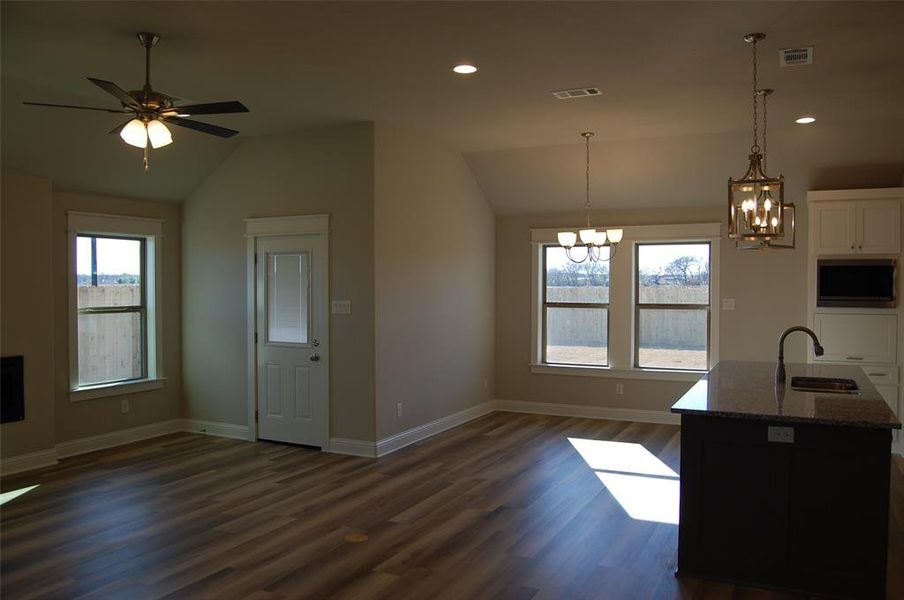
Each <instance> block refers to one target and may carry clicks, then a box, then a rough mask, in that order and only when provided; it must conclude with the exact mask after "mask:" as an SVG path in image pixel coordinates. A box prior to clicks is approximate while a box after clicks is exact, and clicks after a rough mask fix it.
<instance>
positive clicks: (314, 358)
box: [311, 354, 320, 362]
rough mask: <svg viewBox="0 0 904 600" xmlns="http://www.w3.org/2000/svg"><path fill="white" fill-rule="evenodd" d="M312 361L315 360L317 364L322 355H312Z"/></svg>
mask: <svg viewBox="0 0 904 600" xmlns="http://www.w3.org/2000/svg"><path fill="white" fill-rule="evenodd" d="M311 360H313V361H314V362H317V361H318V360H320V355H319V354H312V355H311Z"/></svg>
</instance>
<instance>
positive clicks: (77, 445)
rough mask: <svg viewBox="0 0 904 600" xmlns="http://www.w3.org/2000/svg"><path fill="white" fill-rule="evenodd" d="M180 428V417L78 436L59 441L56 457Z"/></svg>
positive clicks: (112, 445) (146, 437)
mask: <svg viewBox="0 0 904 600" xmlns="http://www.w3.org/2000/svg"><path fill="white" fill-rule="evenodd" d="M182 430H183V424H182V419H172V420H170V421H161V422H160V423H151V424H150V425H141V426H139V427H130V428H129V429H120V430H119V431H111V432H110V433H102V434H100V435H92V436H91V437H86V438H80V439H77V440H71V441H68V442H60V443H59V444H57V445H56V454H57V458H69V457H70V456H78V455H79V454H87V453H88V452H95V451H97V450H104V449H106V448H113V447H114V446H122V445H124V444H131V443H132V442H140V441H141V440H146V439H149V438H155V437H159V436H161V435H167V434H169V433H176V432H178V431H182Z"/></svg>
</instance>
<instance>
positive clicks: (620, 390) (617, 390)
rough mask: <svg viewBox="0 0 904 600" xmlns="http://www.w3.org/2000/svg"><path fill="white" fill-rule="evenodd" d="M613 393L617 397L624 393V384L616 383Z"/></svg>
mask: <svg viewBox="0 0 904 600" xmlns="http://www.w3.org/2000/svg"><path fill="white" fill-rule="evenodd" d="M615 393H616V394H617V395H619V396H621V395H622V394H624V393H625V384H624V383H616V384H615Z"/></svg>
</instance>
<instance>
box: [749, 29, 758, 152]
mask: <svg viewBox="0 0 904 600" xmlns="http://www.w3.org/2000/svg"><path fill="white" fill-rule="evenodd" d="M757 41H758V40H756V39H754V40H753V42H752V43H751V46H753V145H752V146H751V147H750V152H751V153H752V154H757V153H758V152H759V151H760V144H759V133H758V131H757V96H758V94H757V55H756V45H757Z"/></svg>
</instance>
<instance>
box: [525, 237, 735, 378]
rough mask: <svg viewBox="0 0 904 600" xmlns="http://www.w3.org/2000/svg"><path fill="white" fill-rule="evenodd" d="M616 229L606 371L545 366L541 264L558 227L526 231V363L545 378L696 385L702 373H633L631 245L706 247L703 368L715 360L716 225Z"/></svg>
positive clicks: (717, 313)
mask: <svg viewBox="0 0 904 600" xmlns="http://www.w3.org/2000/svg"><path fill="white" fill-rule="evenodd" d="M606 226H607V227H620V228H621V229H623V230H624V237H623V238H622V241H621V243H620V244H619V248H618V250H617V252H616V254H615V256H614V257H613V258H612V260H611V261H610V263H609V320H608V321H609V325H608V340H607V342H608V353H607V358H608V363H609V365H608V366H606V367H602V366H593V365H591V366H585V365H570V364H561V363H551V364H550V363H546V362H544V361H545V356H544V355H543V344H544V331H545V322H544V318H543V311H544V304H543V301H544V293H545V286H543V282H544V281H545V274H544V271H545V265H544V255H543V247H544V246H547V245H558V241H557V237H556V234H557V232H558V231H559V230H560V229H561V228H556V229H552V228H543V229H531V230H530V248H531V283H530V285H531V321H530V359H529V362H528V367H529V369H530V372H531V373H536V374H546V375H570V376H579V377H604V378H615V379H645V380H663V381H682V382H695V381H697V380H699V379H700V376H701V374H702V371H696V370H678V369H658V368H638V367H636V366H635V362H634V355H635V346H636V344H637V343H636V340H635V337H636V336H635V334H634V331H635V321H636V318H637V317H636V310H635V307H634V304H635V283H634V281H633V279H632V278H633V277H634V272H635V265H634V263H635V260H636V258H635V253H636V251H635V249H634V248H635V246H636V244H638V243H646V242H663V243H679V242H709V243H710V318H709V331H708V337H709V339H708V348H709V353H708V357H707V360H708V363H707V369H710V368H712V367H713V366H714V365H715V364H716V363H717V362H718V361H719V320H720V310H719V309H720V303H721V299H720V292H719V265H720V240H721V238H722V225H721V223H715V222H714V223H689V224H680V225H637V226H619V225H614V224H613V225H608V224H607V225H606Z"/></svg>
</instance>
